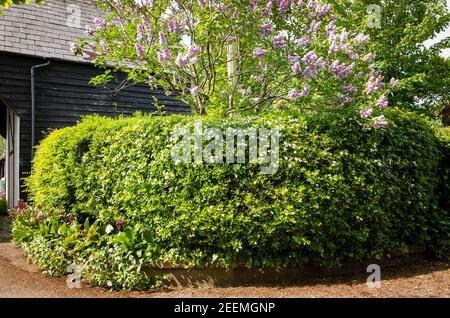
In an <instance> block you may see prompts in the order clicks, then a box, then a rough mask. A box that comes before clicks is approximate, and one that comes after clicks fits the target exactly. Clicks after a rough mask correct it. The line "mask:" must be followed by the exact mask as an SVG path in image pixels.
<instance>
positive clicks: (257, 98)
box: [250, 97, 261, 104]
mask: <svg viewBox="0 0 450 318" xmlns="http://www.w3.org/2000/svg"><path fill="white" fill-rule="evenodd" d="M250 101H251V102H252V103H253V104H258V103H259V102H260V101H261V98H259V97H254V98H252V99H250Z"/></svg>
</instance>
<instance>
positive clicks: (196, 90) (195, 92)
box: [191, 86, 202, 96]
mask: <svg viewBox="0 0 450 318" xmlns="http://www.w3.org/2000/svg"><path fill="white" fill-rule="evenodd" d="M201 89H202V88H201V87H200V86H194V87H192V89H191V94H192V96H198V93H199V92H200V90H201Z"/></svg>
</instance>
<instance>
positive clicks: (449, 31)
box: [424, 0, 450, 57]
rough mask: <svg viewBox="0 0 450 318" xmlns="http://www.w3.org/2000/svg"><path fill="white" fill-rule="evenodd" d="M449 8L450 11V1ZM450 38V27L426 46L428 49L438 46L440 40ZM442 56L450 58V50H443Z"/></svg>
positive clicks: (448, 0) (427, 42)
mask: <svg viewBox="0 0 450 318" xmlns="http://www.w3.org/2000/svg"><path fill="white" fill-rule="evenodd" d="M447 8H449V9H450V0H447ZM449 36H450V26H449V27H447V30H445V31H443V32H441V33H439V34H438V35H437V36H436V37H435V38H434V39H432V40H429V41H425V43H424V44H425V46H426V47H430V46H432V45H433V44H436V43H438V42H439V41H440V40H442V39H445V38H447V37H449ZM441 55H442V56H444V57H450V49H445V50H443V51H442V52H441Z"/></svg>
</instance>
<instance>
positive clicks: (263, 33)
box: [260, 23, 272, 38]
mask: <svg viewBox="0 0 450 318" xmlns="http://www.w3.org/2000/svg"><path fill="white" fill-rule="evenodd" d="M270 31H272V26H271V25H270V24H267V23H266V24H264V25H263V26H262V27H261V32H260V34H261V36H262V37H263V38H265V37H266V36H268V35H269V33H270Z"/></svg>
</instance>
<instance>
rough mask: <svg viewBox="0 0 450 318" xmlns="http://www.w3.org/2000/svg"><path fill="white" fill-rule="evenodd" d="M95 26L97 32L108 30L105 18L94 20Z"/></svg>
mask: <svg viewBox="0 0 450 318" xmlns="http://www.w3.org/2000/svg"><path fill="white" fill-rule="evenodd" d="M94 24H95V28H96V29H97V30H100V29H104V28H106V20H105V19H104V18H94Z"/></svg>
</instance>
